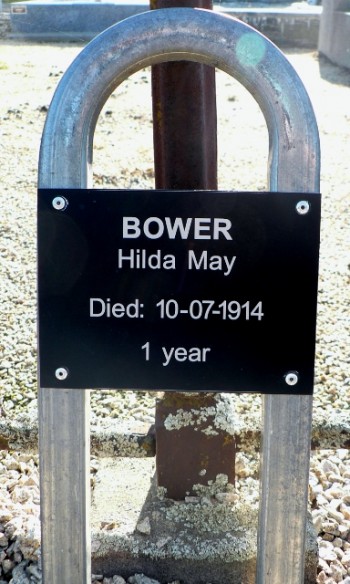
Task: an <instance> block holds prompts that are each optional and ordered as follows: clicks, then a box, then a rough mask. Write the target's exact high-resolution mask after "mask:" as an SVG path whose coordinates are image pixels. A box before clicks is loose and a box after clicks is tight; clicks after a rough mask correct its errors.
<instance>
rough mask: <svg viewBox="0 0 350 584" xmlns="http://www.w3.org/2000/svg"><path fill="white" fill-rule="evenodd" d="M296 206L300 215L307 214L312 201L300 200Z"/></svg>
mask: <svg viewBox="0 0 350 584" xmlns="http://www.w3.org/2000/svg"><path fill="white" fill-rule="evenodd" d="M295 208H296V210H297V213H299V215H307V213H308V212H309V211H310V203H309V202H308V201H299V202H298V203H297V204H296V207H295Z"/></svg>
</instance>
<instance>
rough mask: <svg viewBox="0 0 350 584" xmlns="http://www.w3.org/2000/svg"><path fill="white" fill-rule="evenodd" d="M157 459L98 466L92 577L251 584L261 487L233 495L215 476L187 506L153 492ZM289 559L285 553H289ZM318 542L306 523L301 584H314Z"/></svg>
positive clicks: (248, 485) (253, 486)
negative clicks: (140, 574)
mask: <svg viewBox="0 0 350 584" xmlns="http://www.w3.org/2000/svg"><path fill="white" fill-rule="evenodd" d="M154 473H155V461H154V459H151V458H148V459H140V458H137V459H136V458H129V459H115V458H114V459H106V458H105V459H102V460H100V467H99V470H98V472H97V475H96V483H95V488H94V492H93V499H92V532H93V533H92V570H93V572H94V573H104V574H106V575H110V576H111V575H113V574H116V573H118V574H121V575H123V576H124V577H126V576H129V575H130V574H132V573H135V572H143V573H144V574H147V575H148V576H150V577H153V578H156V579H158V580H160V581H167V582H169V581H172V580H175V579H178V580H181V581H185V582H186V584H200V583H203V582H211V584H253V583H254V582H255V565H256V534H257V511H258V504H257V500H258V495H257V493H258V481H254V480H253V479H252V478H250V479H247V482H246V484H245V485H244V484H243V485H242V484H241V485H240V488H239V489H238V490H237V489H235V488H234V487H233V486H232V485H229V484H227V478H225V476H224V475H219V476H218V477H217V479H216V482H215V483H213V484H211V485H209V486H208V487H199V488H198V489H197V496H196V497H188V498H187V500H186V501H181V502H178V501H173V500H171V499H166V498H164V496H163V493H162V491H159V489H157V487H156V485H155V479H154ZM286 553H288V550H286ZM316 568H317V544H316V535H315V533H314V531H313V528H312V527H311V524H310V522H309V525H308V542H307V550H306V572H305V584H314V583H315V581H316Z"/></svg>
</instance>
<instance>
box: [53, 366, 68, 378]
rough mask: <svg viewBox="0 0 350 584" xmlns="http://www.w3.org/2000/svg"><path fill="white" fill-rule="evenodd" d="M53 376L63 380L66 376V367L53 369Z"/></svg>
mask: <svg viewBox="0 0 350 584" xmlns="http://www.w3.org/2000/svg"><path fill="white" fill-rule="evenodd" d="M55 377H56V379H58V381H64V380H65V379H67V377H68V369H66V368H65V367H58V369H56V371H55Z"/></svg>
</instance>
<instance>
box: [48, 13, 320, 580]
mask: <svg viewBox="0 0 350 584" xmlns="http://www.w3.org/2000/svg"><path fill="white" fill-rule="evenodd" d="M175 60H187V61H197V62H200V63H204V64H207V65H212V66H214V67H217V68H219V69H222V70H223V71H225V72H226V73H228V74H229V75H231V76H232V77H234V78H235V79H237V80H238V81H240V82H241V83H242V84H243V85H244V86H245V87H246V88H247V89H248V90H249V91H250V93H251V94H252V95H253V96H254V97H255V99H256V101H257V102H258V104H259V105H260V108H261V110H262V112H263V114H264V116H265V120H266V123H267V127H268V132H269V145H270V146H269V162H268V183H269V184H268V188H269V190H271V191H278V192H288V191H289V192H291V191H292V192H301V193H307V192H319V188H320V185H319V182H320V152H319V137H318V129H317V124H316V121H315V116H314V113H313V109H312V106H311V103H310V100H309V97H308V95H307V93H306V91H305V88H304V86H303V84H302V82H301V81H300V78H299V77H298V75H297V74H296V72H295V70H294V69H293V67H292V66H291V64H290V63H289V61H288V60H287V59H286V58H285V57H284V56H283V54H282V53H281V52H280V51H279V49H277V48H276V46H274V45H273V44H272V43H271V42H270V41H269V40H267V39H266V38H265V37H264V36H262V35H261V34H260V33H258V32H257V31H255V30H254V29H252V28H251V27H249V26H248V25H246V24H244V23H242V22H240V21H237V20H234V19H232V18H230V17H226V16H223V15H219V14H215V13H213V12H212V11H205V10H196V9H191V8H172V9H166V10H155V11H150V12H146V13H144V14H140V15H137V16H134V17H131V18H128V19H127V20H124V21H123V22H121V23H118V24H116V25H114V26H113V27H111V28H109V29H107V30H106V31H105V32H103V33H102V34H101V35H99V36H98V37H96V38H95V39H94V40H93V41H92V42H91V43H89V45H87V46H86V48H85V49H84V50H83V51H82V52H81V53H80V54H79V55H78V57H77V58H76V59H75V61H74V62H73V63H72V65H71V66H70V67H69V69H68V70H67V72H66V73H65V75H64V76H63V78H62V80H61V82H60V84H59V86H58V88H57V90H56V93H55V95H54V98H53V101H52V103H51V106H50V109H49V112H48V115H47V120H46V125H45V129H44V133H43V137H42V145H41V152H40V163H39V187H41V188H86V187H88V186H90V171H91V164H92V147H93V136H94V131H95V126H96V122H97V119H98V115H99V113H100V110H101V108H102V106H103V104H104V103H105V101H106V100H107V98H108V97H109V95H110V94H111V93H112V91H113V90H114V89H115V88H116V87H117V86H118V85H119V84H120V83H121V82H122V81H123V80H125V79H126V78H127V77H129V76H130V75H131V74H132V73H134V72H135V71H138V70H139V69H141V68H143V67H146V66H149V65H153V64H156V63H160V62H165V61H175ZM88 409H89V397H88V392H87V391H79V390H62V389H45V390H42V389H40V390H39V432H40V463H41V497H42V554H43V575H44V582H45V584H62V582H76V583H79V584H88V583H90V552H89V550H90V531H89V529H90V528H89V505H90V503H89V480H88V474H89V438H90V437H89V427H88V424H89V417H88ZM311 414H312V397H310V396H297V395H296V396H294V395H290V396H288V395H282V396H279V395H266V396H265V397H264V406H263V418H264V425H263V447H262V466H261V502H260V517H259V534H258V563H257V580H256V582H257V583H258V584H281V583H282V582H283V584H302V582H303V579H304V546H305V529H306V513H307V489H308V473H309V455H310V454H309V453H310V434H311ZM68 526H70V527H68Z"/></svg>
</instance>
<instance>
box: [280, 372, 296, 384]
mask: <svg viewBox="0 0 350 584" xmlns="http://www.w3.org/2000/svg"><path fill="white" fill-rule="evenodd" d="M284 379H285V382H286V384H287V385H291V386H293V385H296V384H297V383H298V381H299V375H298V373H297V371H289V372H288V373H286V374H285V376H284Z"/></svg>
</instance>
